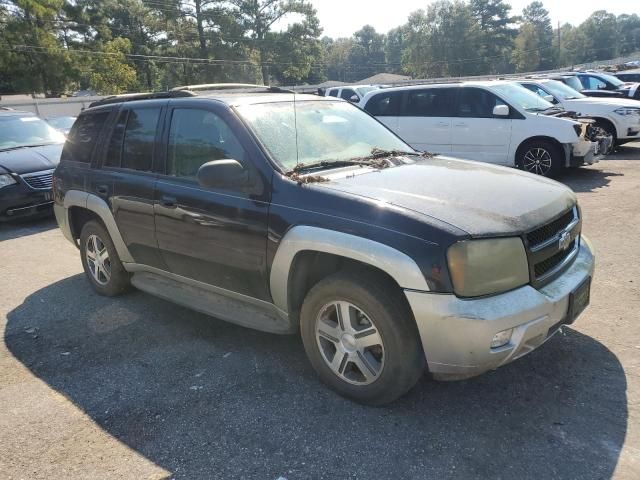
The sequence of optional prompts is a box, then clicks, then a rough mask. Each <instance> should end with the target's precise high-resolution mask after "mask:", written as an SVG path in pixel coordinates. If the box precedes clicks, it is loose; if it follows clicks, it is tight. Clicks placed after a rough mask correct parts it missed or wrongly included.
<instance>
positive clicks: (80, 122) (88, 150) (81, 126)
mask: <svg viewBox="0 0 640 480" xmlns="http://www.w3.org/2000/svg"><path fill="white" fill-rule="evenodd" d="M109 113H110V112H109V111H102V112H97V113H88V114H84V115H80V117H79V118H78V119H77V120H76V122H75V123H74V125H73V127H72V128H71V131H70V132H69V137H68V138H67V142H66V143H65V145H64V148H63V150H62V156H61V157H60V160H61V161H67V162H80V163H91V157H92V155H93V150H94V148H95V145H96V143H97V141H98V139H99V138H100V133H101V132H102V128H103V127H104V123H105V122H106V121H107V118H108V117H109Z"/></svg>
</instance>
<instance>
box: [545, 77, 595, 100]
mask: <svg viewBox="0 0 640 480" xmlns="http://www.w3.org/2000/svg"><path fill="white" fill-rule="evenodd" d="M544 86H545V88H546V89H547V90H549V91H550V92H551V93H552V95H553V96H554V97H558V98H560V99H561V100H574V99H576V98H587V97H586V96H584V95H583V94H581V93H580V92H576V91H575V90H574V89H573V88H571V87H568V86H566V85H565V84H564V83H562V82H558V81H556V80H550V81H548V82H544Z"/></svg>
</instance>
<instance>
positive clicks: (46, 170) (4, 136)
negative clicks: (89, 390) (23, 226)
mask: <svg viewBox="0 0 640 480" xmlns="http://www.w3.org/2000/svg"><path fill="white" fill-rule="evenodd" d="M64 139H65V138H64V135H63V134H62V133H61V132H60V131H58V130H56V129H54V128H52V127H51V126H50V125H49V124H47V123H46V122H45V121H44V120H42V119H41V118H39V117H37V116H36V115H34V114H32V113H29V112H18V111H0V222H2V221H7V220H12V219H18V218H24V217H28V216H32V215H39V214H46V213H49V212H51V207H52V204H53V198H52V192H51V183H52V175H53V169H54V168H55V167H56V165H57V164H58V162H59V161H60V153H61V152H62V145H63V143H64Z"/></svg>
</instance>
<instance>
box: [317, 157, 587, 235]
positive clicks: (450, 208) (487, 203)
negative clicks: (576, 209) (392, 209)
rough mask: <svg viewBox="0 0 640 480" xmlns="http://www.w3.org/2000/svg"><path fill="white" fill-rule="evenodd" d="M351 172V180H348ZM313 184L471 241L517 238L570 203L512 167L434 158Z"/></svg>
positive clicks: (556, 186) (545, 182) (567, 195)
mask: <svg viewBox="0 0 640 480" xmlns="http://www.w3.org/2000/svg"><path fill="white" fill-rule="evenodd" d="M354 173H355V175H354ZM323 176H324V177H325V178H327V179H329V180H330V181H329V182H327V183H320V184H317V185H318V186H320V188H330V189H334V190H337V191H340V192H344V193H348V194H352V195H358V196H360V197H365V198H368V199H371V200H374V201H376V202H378V203H388V204H392V205H394V206H396V207H401V208H404V209H407V210H410V211H413V212H416V213H419V214H422V215H425V216H429V217H432V218H436V219H438V220H440V221H443V222H446V223H448V224H450V225H453V226H455V227H457V228H459V229H461V230H464V231H465V232H467V233H468V234H470V235H473V236H494V235H498V236H501V235H510V234H521V233H523V232H525V231H528V230H532V229H534V228H536V227H539V226H541V225H544V224H545V223H547V222H549V221H550V220H551V219H552V218H553V217H555V216H557V215H559V214H561V213H563V212H566V211H567V210H568V209H569V208H571V207H572V206H574V205H575V204H576V201H577V200H576V196H575V194H574V193H573V191H572V190H570V189H569V188H567V187H565V186H564V185H562V184H561V183H558V182H555V181H553V180H549V179H546V178H543V177H538V176H535V175H532V174H529V173H525V172H521V171H519V170H515V169H512V168H506V167H498V166H493V165H487V164H483V163H477V162H470V161H465V160H456V159H452V158H448V157H436V158H433V159H426V160H421V161H419V162H417V163H415V164H409V165H403V166H399V167H392V168H388V169H384V170H372V169H369V168H366V169H363V168H358V167H356V168H355V169H354V168H351V167H349V168H346V169H340V170H335V171H333V172H327V173H326V174H323Z"/></svg>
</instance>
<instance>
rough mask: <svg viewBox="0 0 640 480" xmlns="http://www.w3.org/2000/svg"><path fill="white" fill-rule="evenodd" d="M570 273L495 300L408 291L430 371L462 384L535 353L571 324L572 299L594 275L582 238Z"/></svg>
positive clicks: (590, 250)
mask: <svg viewBox="0 0 640 480" xmlns="http://www.w3.org/2000/svg"><path fill="white" fill-rule="evenodd" d="M580 243H581V245H580V250H579V252H578V256H577V257H576V259H575V260H574V262H573V264H572V265H571V267H569V269H568V270H567V271H565V272H564V273H563V274H562V275H561V276H560V277H558V278H557V279H556V280H554V281H553V282H551V283H549V284H548V285H546V286H545V287H544V288H542V289H540V290H536V289H535V288H533V287H531V286H529V285H527V286H525V287H521V288H519V289H517V290H513V291H511V292H507V293H503V294H500V295H495V296H492V297H486V298H479V299H473V300H465V299H461V298H458V297H456V296H455V295H450V294H435V293H428V292H416V291H411V290H406V291H405V294H406V297H407V300H408V301H409V305H410V306H411V309H412V310H413V314H414V317H415V320H416V323H417V325H418V330H419V332H420V338H421V341H422V345H423V348H424V352H425V355H426V357H427V364H428V366H429V371H430V372H431V373H432V374H433V375H434V377H435V378H438V379H441V380H459V379H464V378H469V377H473V376H476V375H479V374H481V373H483V372H486V371H488V370H492V369H495V368H498V367H500V366H502V365H505V364H507V363H509V362H512V361H513V360H516V359H517V358H520V357H522V356H524V355H526V354H527V353H529V352H531V351H533V350H534V349H536V348H537V347H539V346H540V345H542V344H543V343H544V342H545V341H546V340H547V339H548V338H550V337H551V336H552V335H553V334H554V333H555V332H556V331H557V330H558V329H559V326H560V325H562V323H563V322H564V321H565V320H566V318H567V314H568V309H569V296H570V295H571V293H572V292H573V291H574V290H575V288H576V287H578V286H579V285H580V284H582V282H584V281H585V280H586V279H587V278H588V277H592V276H593V272H594V265H595V259H594V255H593V253H592V251H593V250H592V248H591V245H590V243H589V241H588V240H587V239H586V238H585V237H584V236H583V237H582V240H581V242H580ZM510 328H513V329H514V331H513V335H512V337H511V341H510V342H509V343H508V344H507V345H505V346H503V347H500V348H496V349H492V348H490V344H491V340H492V339H493V337H494V335H495V334H496V333H498V332H501V331H503V330H508V329H510Z"/></svg>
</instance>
